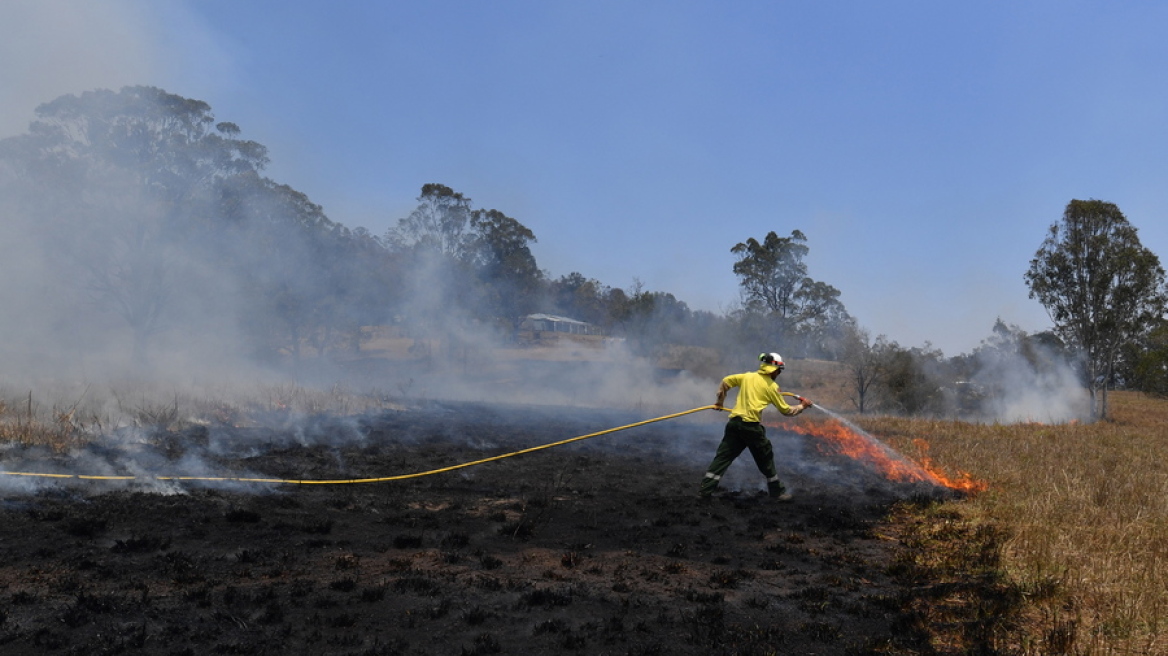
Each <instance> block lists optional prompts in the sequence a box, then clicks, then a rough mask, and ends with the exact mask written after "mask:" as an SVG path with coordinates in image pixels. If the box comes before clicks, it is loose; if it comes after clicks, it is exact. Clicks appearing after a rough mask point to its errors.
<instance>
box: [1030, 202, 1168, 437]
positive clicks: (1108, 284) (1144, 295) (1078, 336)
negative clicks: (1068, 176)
mask: <svg viewBox="0 0 1168 656" xmlns="http://www.w3.org/2000/svg"><path fill="white" fill-rule="evenodd" d="M1025 279H1026V283H1027V285H1028V286H1029V289H1030V297H1031V298H1035V299H1038V301H1039V302H1040V303H1042V305H1043V307H1045V308H1046V311H1047V313H1048V314H1049V315H1050V318H1051V320H1052V321H1053V322H1054V325H1055V329H1056V331H1057V332H1058V333H1059V335H1060V336H1062V337H1063V338H1064V339H1065V340H1066V341H1067V342H1068V344H1070V345H1071V346H1072V347H1073V348H1074V349H1076V350H1077V352H1078V354H1079V356H1080V358H1081V359H1082V364H1083V368H1084V373H1085V375H1086V378H1087V383H1088V386H1089V388H1090V390H1091V392H1092V398H1093V399H1094V398H1095V396H1096V392H1097V391H1099V390H1102V396H1101V397H1100V398H1099V402H1098V415H1099V416H1101V417H1106V416H1107V388H1108V383H1109V381H1110V379H1111V376H1112V372H1113V369H1114V367H1115V363H1116V358H1117V357H1118V355H1119V353H1120V349H1121V347H1122V346H1123V345H1124V344H1125V343H1128V342H1130V341H1131V340H1133V339H1134V338H1135V337H1136V336H1137V335H1139V334H1140V333H1141V332H1143V331H1145V330H1146V329H1147V328H1149V327H1150V326H1151V325H1152V323H1153V322H1154V321H1156V320H1157V319H1159V318H1160V317H1161V316H1162V315H1163V313H1164V309H1165V300H1166V293H1165V285H1164V269H1163V268H1162V267H1161V266H1160V260H1159V258H1158V257H1156V255H1155V254H1154V253H1152V252H1151V251H1150V250H1148V249H1147V248H1144V246H1143V245H1142V244H1141V243H1140V240H1139V237H1138V235H1137V231H1136V228H1135V227H1134V226H1132V225H1131V223H1129V222H1128V220H1127V217H1125V216H1124V215H1123V213H1122V212H1121V211H1120V210H1119V208H1118V207H1117V206H1116V205H1115V204H1114V203H1108V202H1104V201H1100V200H1072V201H1071V202H1070V203H1068V204H1067V207H1066V210H1065V211H1064V212H1063V217H1062V219H1061V220H1060V221H1058V222H1056V223H1054V224H1053V225H1051V226H1050V230H1049V231H1048V233H1047V236H1046V239H1045V240H1044V241H1043V242H1042V245H1041V246H1040V247H1039V249H1038V252H1037V253H1035V255H1034V258H1033V259H1032V260H1031V261H1030V268H1029V270H1028V271H1027V272H1026V275H1025Z"/></svg>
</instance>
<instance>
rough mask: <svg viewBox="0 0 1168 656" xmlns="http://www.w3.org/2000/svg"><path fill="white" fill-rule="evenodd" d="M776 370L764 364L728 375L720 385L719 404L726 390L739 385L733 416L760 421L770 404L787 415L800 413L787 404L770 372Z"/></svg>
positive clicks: (731, 414)
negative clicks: (744, 371) (756, 369)
mask: <svg viewBox="0 0 1168 656" xmlns="http://www.w3.org/2000/svg"><path fill="white" fill-rule="evenodd" d="M774 370H775V366H774V365H771V364H764V365H762V366H760V367H759V368H758V371H748V372H746V373H742V374H732V375H729V376H726V377H725V378H723V379H722V385H721V386H719V387H718V401H717V404H718V405H719V406H721V405H722V402H723V401H724V400H725V399H726V392H728V391H730V388H731V387H737V388H738V399H737V400H736V401H735V402H734V409H733V410H731V411H730V416H731V417H741V418H742V421H749V422H754V423H758V422H759V421H761V419H762V417H761V415H762V411H763V410H765V409H766V407H767V406H768V405H773V406H775V407H776V408H778V409H779V412H781V413H783V414H784V415H787V416H794V415H797V414H799V411H798V410H796V409H795V408H792V407H791V406H789V405H787V402H786V401H784V400H783V395H782V394H781V393H780V390H779V384H778V383H776V382H775V381H774V380H772V379H771V377H770V374H771V372H773V371H774ZM800 409H802V408H800Z"/></svg>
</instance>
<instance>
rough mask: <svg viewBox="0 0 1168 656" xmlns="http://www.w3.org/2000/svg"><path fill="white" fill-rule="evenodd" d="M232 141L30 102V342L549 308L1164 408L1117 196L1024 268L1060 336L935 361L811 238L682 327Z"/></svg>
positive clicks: (1156, 269) (150, 106)
mask: <svg viewBox="0 0 1168 656" xmlns="http://www.w3.org/2000/svg"><path fill="white" fill-rule="evenodd" d="M241 135H242V130H241V129H240V128H239V127H238V126H237V125H235V124H233V123H230V122H221V121H216V119H215V117H214V114H213V113H212V111H211V107H210V106H209V105H208V104H207V103H205V102H202V101H198V100H192V99H188V98H183V97H181V96H177V95H174V94H170V93H168V92H165V91H163V90H161V89H157V88H154V87H141V86H139V87H126V88H123V89H121V90H120V91H117V92H114V91H109V90H99V91H92V92H86V93H83V94H81V95H76V96H75V95H66V96H62V97H60V98H57V99H56V100H53V101H51V102H49V103H46V104H44V105H41V106H40V107H38V108H37V110H36V119H35V120H34V122H33V123H32V124H31V125H30V128H29V131H28V133H27V134H22V135H18V136H15V137H11V138H7V139H4V140H2V141H0V211H3V213H4V216H5V221H6V223H7V224H8V226H9V227H10V234H12V235H18V236H17V237H14V238H12V239H10V240H9V242H10V246H9V248H10V249H11V251H12V254H14V255H19V256H20V257H13V258H9V259H10V260H13V261H15V262H16V263H17V264H16V267H24V269H26V272H25V274H24V275H23V276H22V273H21V270H20V269H18V268H14V267H13V264H12V263H11V262H10V264H9V265H8V266H9V268H8V269H6V277H8V278H9V280H10V285H11V284H12V283H11V281H13V280H16V281H22V282H20V283H17V285H16V286H17V287H28V286H35V285H40V286H43V287H44V288H47V289H52V290H54V291H53V293H52V294H46V295H37V294H33V293H24V292H22V293H9V295H8V296H7V297H3V298H2V301H3V302H4V303H5V304H10V303H11V304H18V303H21V302H23V303H26V304H28V303H29V301H30V299H35V300H36V303H35V311H32V310H31V309H30V312H29V316H31V317H35V318H37V319H38V320H40V322H41V325H39V326H38V327H37V328H36V329H35V331H34V330H31V329H30V330H25V333H27V335H28V337H29V338H30V339H31V337H32V334H33V333H34V332H35V333H36V336H37V337H40V338H46V339H52V340H53V343H56V344H65V345H69V348H75V349H86V348H97V347H100V346H101V344H102V342H103V340H105V341H109V340H117V339H119V337H118V336H119V335H126V339H128V341H129V343H130V344H131V348H130V351H131V352H132V354H133V357H134V358H136V359H138V360H141V361H146V360H149V358H150V357H151V353H152V351H153V350H156V349H158V348H159V346H158V344H159V342H160V341H165V339H166V336H171V337H173V336H174V335H183V336H184V337H183V341H184V342H188V341H191V340H194V339H195V338H196V337H198V338H199V339H203V338H205V336H206V335H208V334H213V333H216V332H223V333H231V334H232V335H236V336H238V338H239V340H238V342H237V343H238V344H240V345H242V348H243V350H244V351H246V353H247V354H248V355H250V356H252V357H254V358H256V359H258V360H260V361H266V362H277V361H280V360H282V359H291V360H293V361H296V360H298V359H300V358H302V357H304V355H305V352H306V350H307V351H309V352H311V353H312V354H313V355H314V356H317V357H320V356H324V357H328V355H329V354H330V353H336V352H337V351H346V350H348V351H358V350H359V349H360V347H361V343H362V339H364V338H365V337H366V336H367V333H366V332H365V331H363V330H362V328H363V327H367V326H374V325H386V324H393V325H397V326H399V327H400V328H401V329H402V330H403V331H405V332H406V333H407V334H409V335H412V336H414V337H416V338H417V341H418V343H419V344H422V345H426V344H430V343H434V342H435V341H437V342H442V341H447V342H454V341H457V340H458V339H459V338H460V336H461V335H467V334H471V333H474V334H490V335H492V336H494V338H496V339H498V340H506V339H508V338H509V337H510V336H511V335H513V334H514V329H515V327H516V322H517V321H518V319H519V318H520V317H522V316H524V315H526V314H530V313H534V312H547V313H553V314H562V315H566V316H569V317H572V318H574V319H578V320H581V321H586V322H589V323H593V324H596V325H598V326H600V327H602V328H603V329H604V330H605V331H606V333H607V334H609V335H611V336H616V337H622V338H624V339H625V340H627V342H628V343H629V345H630V346H631V348H633V349H634V351H635V352H637V353H639V354H641V355H646V356H660V355H662V354H663V353H664V352H665V351H666V350H668V349H676V348H677V347H684V348H687V349H691V350H692V353H693V354H695V355H693V356H692V357H693V359H695V360H697V359H702V360H703V362H704V364H705V366H707V367H708V368H709V369H710V372H712V371H714V370H717V368H719V367H723V366H726V365H727V363H729V362H731V361H740V360H741V357H742V355H743V353H742V349H743V348H745V347H744V345H768V346H767V348H773V346H771V345H781V348H782V349H783V351H784V353H790V354H791V355H793V356H802V357H809V358H823V359H829V360H836V361H839V362H841V363H843V364H844V365H845V367H846V369H847V371H848V372H849V376H850V381H851V382H850V389H851V390H852V396H853V401H854V402H855V405H856V408H857V409H858V410H860V411H869V410H880V411H895V412H905V413H925V412H952V411H954V408H957V409H960V408H961V407H962V404H963V403H965V402H966V401H968V399H969V397H974V398H976V397H977V396H979V395H981V394H985V393H987V392H985V390H982V389H977V386H972V385H970V386H966V387H962V385H961V383H963V382H969V381H972V380H974V379H976V378H977V374H978V372H979V371H980V370H981V369H983V368H985V367H986V366H987V365H986V364H985V363H986V362H989V361H994V360H999V359H1000V358H999V356H1002V355H1003V354H1010V355H1011V357H1014V358H1015V359H1017V358H1021V359H1022V360H1023V361H1026V362H1029V363H1031V365H1032V366H1033V367H1035V368H1038V369H1041V367H1043V366H1046V365H1044V364H1043V362H1046V361H1047V359H1049V358H1050V357H1055V358H1056V359H1063V360H1065V361H1068V362H1071V363H1072V364H1073V365H1074V366H1076V367H1077V370H1078V371H1079V372H1080V375H1081V377H1082V380H1083V382H1084V383H1085V384H1086V385H1087V387H1088V388H1089V389H1091V390H1092V391H1093V392H1096V391H1098V392H1100V394H1099V398H1100V413H1101V414H1105V413H1106V390H1107V389H1108V388H1109V387H1114V386H1123V387H1129V388H1137V389H1145V390H1148V391H1153V392H1157V393H1168V373H1166V367H1168V365H1166V364H1165V363H1168V324H1166V323H1165V321H1164V318H1163V313H1164V307H1165V302H1164V298H1165V293H1164V272H1163V270H1162V269H1161V268H1160V265H1159V262H1158V260H1157V259H1156V257H1155V255H1154V254H1152V253H1151V252H1150V251H1147V249H1144V248H1143V247H1142V246H1141V245H1140V244H1139V241H1138V238H1137V236H1136V231H1135V229H1134V228H1133V227H1131V225H1130V224H1129V223H1128V222H1127V220H1126V218H1125V217H1123V215H1122V213H1120V212H1119V210H1118V208H1116V207H1115V206H1114V205H1112V204H1109V203H1104V202H1101V201H1072V202H1071V204H1070V205H1068V207H1067V210H1066V213H1065V214H1064V217H1063V219H1062V221H1060V222H1058V223H1056V224H1055V225H1053V226H1052V227H1051V230H1050V232H1049V234H1048V236H1047V239H1046V241H1045V242H1044V243H1043V244H1042V246H1041V248H1040V249H1039V251H1038V253H1037V254H1036V256H1035V259H1034V260H1033V261H1032V262H1031V267H1030V269H1029V271H1028V272H1027V273H1026V276H1025V278H1026V281H1027V284H1028V285H1029V288H1030V290H1031V295H1032V297H1034V298H1036V299H1037V300H1039V302H1041V303H1042V304H1043V305H1044V306H1045V307H1046V308H1047V309H1048V310H1049V311H1050V315H1051V319H1052V322H1053V324H1054V328H1053V329H1052V330H1051V331H1048V332H1046V333H1041V334H1038V335H1027V334H1025V333H1024V332H1022V331H1021V330H1019V329H1017V328H1016V327H1012V326H1007V325H1005V324H1004V323H1002V322H1001V321H998V322H997V323H996V324H994V326H993V328H992V334H991V336H990V337H989V338H987V340H986V341H984V342H983V344H982V345H981V346H980V347H979V348H978V349H975V351H974V352H973V353H970V354H966V355H962V356H958V357H955V358H945V357H944V356H943V354H941V353H940V352H939V351H936V350H935V349H932V348H931V347H930V346H929V345H927V344H926V345H925V346H924V347H916V348H906V347H903V346H901V345H899V344H897V343H895V342H893V341H891V340H889V339H888V338H887V337H885V336H883V335H879V336H876V337H875V338H873V337H872V336H871V335H870V334H869V332H868V331H866V330H865V329H864V328H863V327H862V326H860V325H859V323H858V322H857V321H856V320H855V319H854V318H853V317H851V316H850V315H849V314H848V312H847V310H846V308H845V307H844V305H843V303H842V302H841V301H840V291H839V290H838V289H836V288H835V287H833V286H832V285H830V284H828V283H826V282H822V281H819V280H816V279H814V278H812V277H811V276H810V275H809V272H808V269H807V266H806V264H805V262H804V259H805V257H806V255H807V254H808V253H809V246H808V243H807V241H808V240H807V238H806V236H805V235H804V234H803V233H802V232H801V231H799V230H792V231H791V232H790V233H789V235H788V236H780V235H779V233H777V232H775V231H771V232H769V233H768V234H766V235H765V236H763V237H762V239H761V240H759V239H755V238H753V237H752V238H747V239H745V240H744V241H742V242H740V243H737V244H735V245H733V246H732V247H731V248H730V250H731V252H732V253H733V254H734V255H735V256H736V257H737V260H736V262H735V263H734V265H733V273H734V274H735V275H736V276H737V278H738V280H739V284H740V290H741V297H740V299H738V301H737V302H736V303H733V304H731V305H730V307H731V309H730V310H727V311H726V312H724V313H713V312H708V311H703V310H693V309H691V308H690V307H689V306H688V305H687V304H686V303H685V302H684V301H682V300H680V299H678V298H677V297H675V296H674V295H673V294H671V293H668V292H665V291H653V290H647V289H645V288H644V286H643V285H642V284H641V283H640V282H639V281H636V280H634V281H632V283H631V284H630V285H628V286H626V287H614V286H610V285H607V284H605V283H603V282H601V281H599V280H597V279H594V278H589V277H587V276H585V275H584V274H582V273H580V272H570V273H568V274H566V275H561V276H559V277H553V276H552V275H551V274H550V273H548V272H547V271H545V270H543V269H541V268H540V267H539V265H538V263H537V262H536V258H535V256H534V254H533V253H532V250H531V246H532V244H534V243H536V236H535V234H534V233H533V232H532V230H531V229H529V228H528V227H527V226H525V225H523V223H522V222H520V221H519V220H518V219H516V218H513V217H510V216H508V215H507V214H505V213H504V212H503V211H500V210H497V209H485V208H479V207H475V206H474V204H473V201H472V199H470V198H468V197H466V196H465V195H463V194H462V193H460V192H458V191H456V190H455V189H453V188H451V187H449V186H447V185H445V184H441V183H436V182H435V183H428V184H425V185H423V186H422V187H421V192H420V194H419V196H418V197H417V206H416V207H415V209H414V210H412V211H411V212H410V213H409V214H408V215H407V216H405V217H401V218H400V219H398V220H397V221H396V223H395V224H394V226H393V227H392V228H390V229H389V230H387V231H386V232H385V233H384V234H380V235H377V234H372V233H371V232H369V231H368V230H366V229H364V228H349V227H346V226H344V225H342V224H340V223H337V222H335V221H333V220H331V219H330V218H329V217H328V216H327V215H326V213H325V212H324V210H323V208H322V207H321V206H319V205H317V204H316V203H313V202H312V201H311V199H309V197H308V196H307V195H306V194H304V193H302V192H300V191H298V190H296V189H293V188H291V187H290V186H288V185H284V184H280V183H279V182H277V181H274V180H272V179H270V178H268V177H266V176H265V175H264V173H263V171H264V168H265V167H266V166H267V164H268V163H269V160H268V152H267V149H266V148H265V147H264V146H263V145H262V144H259V143H257V142H254V141H251V140H247V139H244V138H243V137H242V136H241ZM28 307H29V308H33V305H32V304H30V305H28ZM79 317H84V318H85V321H84V322H83V323H85V328H84V329H79V328H78V327H77V326H78V323H79V322H78V321H77V320H76V319H77V318H79ZM111 317H116V318H117V321H111V319H110V318H111ZM119 326H120V328H119ZM13 330H15V331H16V333H19V332H20V331H19V330H17V329H15V328H14V329H13ZM14 336H16V337H20V336H21V335H19V334H14ZM173 341H174V340H173V339H172V342H171V343H173ZM749 348H750V349H753V348H754V347H753V346H750V347H749ZM65 350H67V348H66V349H65ZM697 354H704V355H697ZM1052 354H1053V355H1052ZM691 364H695V366H696V363H691ZM1036 370H1037V369H1036Z"/></svg>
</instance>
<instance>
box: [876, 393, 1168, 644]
mask: <svg viewBox="0 0 1168 656" xmlns="http://www.w3.org/2000/svg"><path fill="white" fill-rule="evenodd" d="M1112 403H1113V407H1112V411H1113V419H1112V420H1111V421H1106V422H1097V423H1093V424H1068V425H1042V424H1013V425H972V424H966V423H960V422H951V421H932V420H920V419H900V418H865V419H863V420H862V421H861V423H862V424H863V426H864V427H865V429H867V430H869V431H871V432H872V433H875V434H877V435H879V436H881V438H883V439H884V440H886V441H887V442H888V443H889V444H890V445H891V446H893V447H894V448H895V449H897V450H899V451H901V452H903V453H905V454H906V455H908V456H909V457H910V458H913V459H914V460H918V459H922V458H924V457H928V458H930V459H931V460H932V461H934V462H935V463H936V464H937V465H938V466H940V467H942V468H944V469H947V470H949V471H963V470H968V471H973V472H976V473H977V476H978V477H980V478H983V479H984V480H985V481H986V482H987V483H988V490H987V491H986V492H985V493H983V494H979V495H976V496H973V497H970V498H968V499H967V500H965V501H962V502H958V503H953V504H948V505H949V507H951V508H952V509H953V510H955V511H956V513H957V514H955V515H954V514H948V515H945V516H944V517H933V518H932V519H931V520H930V521H931V522H932V523H935V524H937V525H938V526H942V525H945V524H953V523H954V522H957V523H959V524H962V525H964V526H967V527H977V526H992V527H995V528H994V530H995V531H1000V532H1001V534H1002V535H1003V536H1005V537H1003V538H1002V540H1001V544H1000V549H1001V553H1002V560H1001V567H1002V569H1003V571H1004V572H1005V573H1006V574H1007V575H1008V577H1009V579H1010V581H1012V583H1013V585H1015V586H1016V587H1017V589H1018V590H1019V591H1020V592H1021V594H1022V595H1023V597H1024V599H1025V601H1026V610H1025V613H1024V616H1025V622H1024V623H1022V624H1020V625H1019V626H1018V627H1016V628H1015V629H1014V631H1015V633H1016V638H1015V640H1016V642H1015V643H1014V645H1013V648H1014V649H1016V650H1017V651H1018V652H1020V653H1025V654H1082V655H1093V654H1163V653H1168V621H1166V620H1165V617H1168V567H1165V562H1166V561H1168V541H1166V539H1165V536H1168V402H1166V401H1162V400H1154V399H1149V398H1146V397H1144V396H1142V395H1138V394H1135V393H1122V392H1121V393H1114V394H1113V395H1112ZM926 449H927V451H926ZM922 516H924V515H922ZM959 533H960V532H954V533H952V535H951V536H950V537H949V538H946V537H944V535H941V534H938V535H940V537H934V538H933V539H931V540H927V541H923V542H921V543H920V547H921V548H922V549H925V550H927V551H933V552H936V553H942V552H944V551H945V550H946V549H951V548H954V546H955V545H953V544H952V543H953V542H955V541H959V540H967V539H968V538H967V537H966V538H962V537H960V536H959ZM947 545H948V546H947Z"/></svg>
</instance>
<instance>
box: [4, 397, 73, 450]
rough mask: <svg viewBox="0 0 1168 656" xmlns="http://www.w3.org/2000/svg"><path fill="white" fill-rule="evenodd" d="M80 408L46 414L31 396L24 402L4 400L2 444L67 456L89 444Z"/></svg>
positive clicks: (52, 411) (56, 410)
mask: <svg viewBox="0 0 1168 656" xmlns="http://www.w3.org/2000/svg"><path fill="white" fill-rule="evenodd" d="M83 433H84V431H83V430H82V429H81V427H80V426H79V425H78V422H77V420H76V408H68V409H65V410H59V409H53V410H51V411H49V412H42V411H41V410H40V408H38V407H37V406H36V404H35V403H34V402H33V398H32V394H31V393H30V394H29V395H28V397H27V400H21V401H20V402H12V401H5V400H3V399H0V444H19V445H22V446H43V447H47V448H48V449H50V450H51V451H52V452H53V453H64V452H66V451H68V450H69V449H71V448H73V447H75V446H77V445H79V444H82V443H83V442H84V441H85V439H86V438H85V436H84V434H83Z"/></svg>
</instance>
